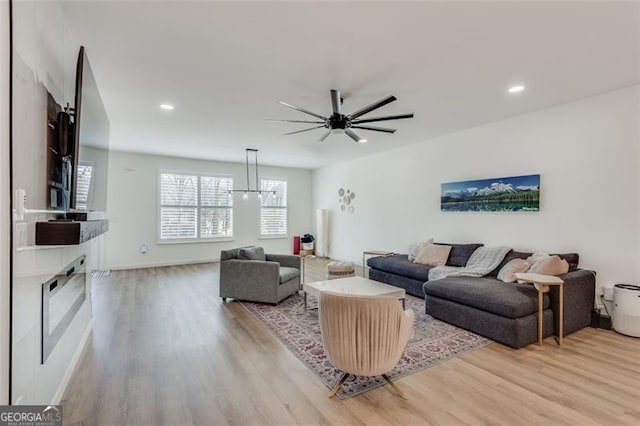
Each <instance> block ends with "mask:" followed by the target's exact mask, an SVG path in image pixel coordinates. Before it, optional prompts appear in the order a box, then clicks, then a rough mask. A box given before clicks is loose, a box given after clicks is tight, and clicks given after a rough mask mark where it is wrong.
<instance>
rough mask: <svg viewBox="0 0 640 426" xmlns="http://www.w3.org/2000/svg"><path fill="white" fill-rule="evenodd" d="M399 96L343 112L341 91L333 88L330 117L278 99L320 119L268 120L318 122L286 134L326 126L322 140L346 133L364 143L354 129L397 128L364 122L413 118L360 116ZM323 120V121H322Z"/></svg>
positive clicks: (281, 102)
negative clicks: (369, 124)
mask: <svg viewBox="0 0 640 426" xmlns="http://www.w3.org/2000/svg"><path fill="white" fill-rule="evenodd" d="M396 100H397V98H396V97H395V96H387V97H386V98H384V99H381V100H379V101H377V102H374V103H372V104H369V105H367V106H365V107H362V108H360V109H359V110H357V111H355V112H352V113H351V114H346V115H345V114H343V113H342V97H341V96H340V91H338V90H331V107H332V110H333V112H332V114H331V115H329V116H328V117H324V116H322V115H320V114H316V113H315V112H312V111H309V110H306V109H304V108H301V107H298V106H295V105H291V104H289V103H287V102H283V101H278V103H279V104H280V105H283V106H286V107H287V108H291V109H295V110H296V111H299V112H302V113H304V114H308V115H311V116H313V117H316V118H317V119H319V120H268V121H270V122H284V123H307V124H317V126H314V127H309V128H307V129H302V130H295V131H293V132H289V133H285V135H295V134H298V133H303V132H308V131H310V130H315V129H320V128H325V129H327V131H326V132H325V133H324V134H323V135H322V136H321V137H320V142H322V141H324V140H325V139H327V137H329V135H331V134H332V133H333V134H338V135H341V134H343V133H344V134H346V135H347V136H349V137H350V138H351V139H353V141H354V142H359V143H364V142H367V140H366V139H365V138H362V137H360V136H358V134H357V133H356V132H354V131H353V130H352V129H360V130H369V131H373V132H383V133H395V132H396V129H389V128H386V127H377V126H363V124H364V123H373V122H376V121H387V120H401V119H404V118H413V113H409V114H397V115H387V116H383V117H371V118H359V117H361V116H363V115H365V114H368V113H370V112H371V111H374V110H376V109H378V108H381V107H383V106H385V105H387V104H389V103H391V102H393V101H396ZM320 120H321V121H320Z"/></svg>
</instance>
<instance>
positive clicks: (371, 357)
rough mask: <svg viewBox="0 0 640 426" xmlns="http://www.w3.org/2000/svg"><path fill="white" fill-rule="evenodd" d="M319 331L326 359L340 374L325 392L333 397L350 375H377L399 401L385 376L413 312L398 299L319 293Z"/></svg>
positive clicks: (409, 329)
mask: <svg viewBox="0 0 640 426" xmlns="http://www.w3.org/2000/svg"><path fill="white" fill-rule="evenodd" d="M318 316H319V318H320V330H321V332H322V342H323V344H324V350H325V352H326V353H327V358H328V359H329V362H331V364H333V366H334V367H335V368H337V369H339V370H342V371H344V373H345V374H344V375H343V376H342V378H341V379H340V381H339V382H338V384H336V385H335V386H334V388H333V389H332V390H331V392H330V393H329V398H331V397H333V396H334V395H335V394H336V393H337V392H338V391H339V390H340V387H341V386H342V384H343V383H344V382H345V380H347V377H349V375H350V374H353V375H356V376H379V375H382V377H383V378H384V379H385V380H386V381H387V382H388V383H389V384H390V385H391V387H393V388H394V389H395V390H396V392H398V394H400V396H401V397H402V398H405V399H406V397H405V395H404V394H403V393H402V391H401V390H400V389H398V387H397V386H396V385H395V384H394V383H393V382H392V381H391V379H389V377H388V376H387V375H386V374H385V373H387V372H389V371H390V370H392V369H393V367H395V366H396V364H397V363H398V360H400V356H401V355H402V352H403V351H404V348H405V346H406V345H407V342H408V341H409V338H410V337H411V334H412V331H413V311H412V310H406V311H404V310H403V309H402V303H400V301H399V300H398V299H394V298H391V297H379V296H356V295H346V294H337V293H331V292H321V293H320V306H319V312H318Z"/></svg>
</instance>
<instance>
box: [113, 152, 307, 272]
mask: <svg viewBox="0 0 640 426" xmlns="http://www.w3.org/2000/svg"><path fill="white" fill-rule="evenodd" d="M159 170H176V171H186V172H201V173H221V174H228V175H232V176H233V178H234V187H235V189H244V188H245V187H246V167H245V165H244V164H241V163H226V162H213V161H202V160H193V159H186V158H174V157H165V156H156V155H145V154H133V153H126V152H119V151H112V152H111V155H110V158H109V177H108V182H109V184H108V187H109V189H108V199H107V217H108V219H109V220H110V223H109V227H110V229H109V232H107V234H106V237H105V240H106V249H105V250H106V267H107V268H114V269H123V268H135V267H148V266H157V265H171V264H181V263H193V262H201V261H202V262H204V261H212V260H218V259H219V258H220V250H221V249H226V248H231V247H238V246H242V245H248V244H254V245H260V246H263V247H264V248H265V250H266V251H267V252H272V253H291V250H292V239H293V236H294V235H302V234H305V233H313V230H312V210H311V171H309V170H303V169H292V168H280V167H266V166H260V177H276V178H286V179H287V182H288V188H287V189H288V218H289V227H288V230H289V236H288V237H287V238H277V239H258V235H259V233H260V227H259V204H258V199H257V197H256V194H252V196H250V199H249V200H243V199H242V196H241V195H240V194H237V195H235V196H234V235H235V237H234V241H226V242H215V243H201V242H198V243H183V244H159V243H158V172H159ZM254 186H255V184H254V183H253V182H252V183H251V187H252V188H253V187H254ZM141 244H146V245H147V246H148V247H149V251H148V253H147V254H142V253H140V251H139V247H140V245H141Z"/></svg>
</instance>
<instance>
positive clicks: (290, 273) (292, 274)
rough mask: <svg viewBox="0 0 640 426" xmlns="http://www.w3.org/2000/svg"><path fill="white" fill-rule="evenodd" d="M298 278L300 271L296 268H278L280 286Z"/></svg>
mask: <svg viewBox="0 0 640 426" xmlns="http://www.w3.org/2000/svg"><path fill="white" fill-rule="evenodd" d="M299 276H300V270H299V269H298V268H289V267H287V266H281V267H280V284H282V283H286V282H287V281H290V280H292V279H294V278H296V277H299Z"/></svg>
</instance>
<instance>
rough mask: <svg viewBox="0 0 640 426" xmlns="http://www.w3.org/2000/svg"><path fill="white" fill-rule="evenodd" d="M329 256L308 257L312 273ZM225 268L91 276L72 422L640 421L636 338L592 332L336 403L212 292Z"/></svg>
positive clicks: (451, 365) (71, 397) (502, 352)
mask: <svg viewBox="0 0 640 426" xmlns="http://www.w3.org/2000/svg"><path fill="white" fill-rule="evenodd" d="M323 262H324V261H323V260H321V259H317V260H313V261H310V262H309V264H308V269H307V281H311V280H316V279H321V278H322V276H323V273H322V271H323V266H324V263H323ZM217 275H218V266H217V264H205V265H192V266H176V267H167V268H153V269H140V270H132V271H120V272H114V273H113V274H112V275H111V276H110V277H108V278H103V279H100V280H96V281H94V293H93V304H94V312H93V314H94V320H95V326H94V332H93V335H92V337H91V339H90V342H89V344H88V346H87V348H86V350H85V353H84V355H83V357H82V359H81V361H80V364H79V366H78V368H77V370H76V372H75V374H74V376H73V378H72V379H71V382H70V384H69V386H68V388H67V391H66V393H65V396H64V399H63V401H62V403H63V406H64V416H65V420H66V421H65V424H70V425H107V424H111V425H162V424H166V425H177V424H180V425H182V424H184V425H190V424H197V425H211V424H329V423H331V424H367V425H370V424H434V425H436V424H438V425H458V424H474V425H475V424H504V425H525V424H532V425H542V424H545V425H556V424H572V425H588V424H606V425H614V424H636V425H638V424H639V423H640V339H633V338H629V337H623V336H621V335H618V334H616V333H615V332H610V331H603V330H595V329H590V328H587V329H584V330H581V331H579V332H577V333H574V334H572V335H570V336H568V337H567V338H566V339H565V343H564V345H563V347H562V348H559V347H558V346H556V344H555V341H554V340H553V338H548V339H547V340H546V341H545V345H544V346H543V347H538V346H536V345H530V346H528V347H526V348H524V349H520V350H513V349H510V348H508V347H506V346H502V345H500V344H498V343H494V344H491V345H489V346H486V347H484V348H481V349H478V350H476V351H474V352H471V353H469V354H466V355H463V356H460V357H458V358H455V359H453V360H450V361H447V362H445V363H442V364H440V365H438V366H435V367H433V368H431V369H428V370H423V371H421V372H419V373H417V374H414V375H411V376H408V377H405V378H403V379H401V380H399V381H398V382H397V383H398V385H399V386H401V387H402V389H403V390H404V392H405V393H406V394H407V395H408V396H409V400H408V401H404V400H402V399H400V398H398V397H397V396H396V395H395V394H394V393H393V392H392V391H390V390H389V389H388V386H385V387H382V388H378V389H375V390H373V391H370V392H367V393H365V394H363V395H360V396H357V397H354V398H351V399H347V400H344V401H341V400H339V399H337V398H334V399H328V398H327V393H328V392H329V389H328V388H327V387H326V386H324V385H323V384H322V383H321V382H320V380H319V379H317V378H316V377H315V376H314V374H313V373H311V372H310V371H309V370H307V368H306V367H305V366H304V365H303V364H302V363H301V362H300V361H299V360H298V359H297V358H296V357H295V356H294V355H293V354H292V353H291V352H289V350H287V349H286V348H285V347H284V346H283V345H282V344H281V343H280V342H279V341H278V340H277V339H276V338H274V337H273V336H272V335H271V333H270V332H269V331H267V330H266V329H264V328H263V327H262V326H261V325H260V323H258V322H257V321H256V320H255V319H254V318H253V317H252V316H251V315H250V314H249V313H247V312H246V311H245V310H244V308H242V306H240V305H239V304H238V303H235V302H227V303H226V304H223V303H222V302H221V300H220V299H219V298H218V297H217V292H218V290H217V288H218V286H217V280H218V277H217Z"/></svg>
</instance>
